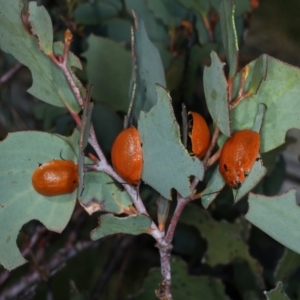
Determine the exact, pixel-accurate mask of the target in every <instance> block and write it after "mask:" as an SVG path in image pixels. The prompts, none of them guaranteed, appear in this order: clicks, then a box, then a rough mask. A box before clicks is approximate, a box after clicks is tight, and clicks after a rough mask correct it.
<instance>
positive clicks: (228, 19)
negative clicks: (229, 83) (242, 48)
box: [220, 0, 239, 77]
mask: <svg viewBox="0 0 300 300" xmlns="http://www.w3.org/2000/svg"><path fill="white" fill-rule="evenodd" d="M234 10H235V5H234V0H223V1H222V3H221V8H220V22H221V32H222V40H223V44H224V49H225V52H226V58H227V62H228V65H229V77H233V76H234V74H235V73H236V70H237V65H238V51H239V45H238V40H237V35H236V31H235V24H234Z"/></svg>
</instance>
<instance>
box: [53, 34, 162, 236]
mask: <svg viewBox="0 0 300 300" xmlns="http://www.w3.org/2000/svg"><path fill="white" fill-rule="evenodd" d="M64 40H65V47H64V56H63V58H61V57H58V58H57V57H55V55H54V54H53V53H51V54H50V55H49V57H50V58H51V59H52V61H53V62H54V63H55V64H56V65H57V66H58V67H59V68H60V69H61V70H62V71H63V73H64V75H65V77H66V78H67V80H68V82H69V84H70V87H71V89H72V91H73V93H74V95H75V97H76V98H77V101H78V103H79V105H80V106H81V107H82V106H83V103H84V99H83V98H82V96H81V94H80V91H79V89H78V87H77V86H76V83H75V82H74V80H73V78H72V76H71V73H70V71H69V69H68V65H67V61H68V55H69V50H70V45H71V41H72V33H71V31H70V30H69V29H67V30H66V32H65V35H64ZM67 109H68V110H69V112H70V114H71V116H72V117H73V118H74V120H75V122H76V124H77V125H78V126H81V119H80V117H79V116H78V115H77V114H74V113H73V112H72V111H71V110H70V109H69V108H68V107H67ZM89 143H90V145H91V146H92V147H93V148H94V150H95V151H96V153H97V155H98V157H99V160H100V161H99V163H98V164H97V165H96V166H95V167H94V168H90V169H94V170H96V171H102V172H105V173H107V174H108V175H110V176H111V177H113V178H114V179H115V180H117V181H118V182H120V183H121V182H124V180H123V179H122V178H121V177H120V176H119V175H118V174H117V173H116V172H115V171H114V170H113V168H112V167H111V166H110V164H109V163H108V162H107V160H106V158H105V156H104V154H103V151H102V149H101V147H100V146H99V144H98V141H97V138H96V134H95V131H94V128H93V126H91V128H90V134H89ZM123 186H124V189H125V190H126V191H127V193H128V194H129V196H130V198H131V199H132V202H133V203H134V205H135V208H136V210H137V212H138V213H140V214H145V215H147V216H149V214H148V212H147V210H146V208H145V206H144V203H143V202H142V199H141V198H140V196H139V193H138V192H137V190H136V189H135V188H134V187H133V186H131V185H129V184H123ZM151 229H152V231H151V232H149V233H150V234H151V235H152V236H153V237H154V238H155V239H158V240H160V239H161V238H162V233H161V232H160V231H159V229H158V227H157V226H156V224H155V223H154V222H152V223H151Z"/></svg>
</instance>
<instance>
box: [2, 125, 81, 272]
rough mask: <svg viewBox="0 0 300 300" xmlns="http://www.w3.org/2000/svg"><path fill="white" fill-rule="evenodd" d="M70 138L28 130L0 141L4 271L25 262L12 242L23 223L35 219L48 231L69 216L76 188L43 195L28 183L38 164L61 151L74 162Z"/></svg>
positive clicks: (59, 227) (58, 229)
mask: <svg viewBox="0 0 300 300" xmlns="http://www.w3.org/2000/svg"><path fill="white" fill-rule="evenodd" d="M71 139H72V137H70V138H65V140H64V139H62V138H60V137H59V136H57V135H53V134H48V133H42V132H35V131H28V132H17V133H11V134H9V135H8V136H7V138H6V139H5V140H4V141H2V142H0V152H1V156H0V165H1V170H0V188H1V191H2V192H1V199H0V207H1V209H0V228H1V231H0V262H1V264H2V265H3V266H4V267H5V268H6V269H8V270H12V269H14V268H16V267H18V266H20V265H22V264H24V263H25V262H26V260H25V259H24V258H23V257H22V256H21V254H20V251H19V249H18V247H17V244H16V239H17V236H18V234H19V231H20V229H21V227H22V226H23V224H26V223H27V222H29V221H31V220H39V221H40V222H42V223H43V224H44V225H45V226H46V227H47V228H48V229H49V230H52V231H55V232H61V231H62V230H63V229H64V228H65V226H66V225H67V223H68V221H69V219H70V217H71V214H72V212H73V209H74V206H75V203H76V190H75V191H74V192H73V193H71V194H65V195H60V196H52V197H46V196H43V195H40V194H38V193H37V192H36V191H35V190H34V188H33V186H32V182H31V177H32V174H33V172H34V171H35V169H36V168H37V167H38V164H39V163H44V162H48V161H51V160H53V159H61V158H60V153H61V152H62V155H63V157H64V159H69V160H74V161H75V159H76V156H75V155H76V154H75V153H76V152H74V151H73V149H72V146H71V145H70V144H72V141H71ZM77 141H78V140H77Z"/></svg>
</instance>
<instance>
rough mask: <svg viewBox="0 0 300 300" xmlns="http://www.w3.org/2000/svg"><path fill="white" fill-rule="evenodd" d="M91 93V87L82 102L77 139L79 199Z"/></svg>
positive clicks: (91, 106)
mask: <svg viewBox="0 0 300 300" xmlns="http://www.w3.org/2000/svg"><path fill="white" fill-rule="evenodd" d="M91 93H92V86H90V87H89V89H88V94H87V97H86V99H85V102H84V108H83V112H82V116H81V126H80V137H79V155H78V164H77V165H78V178H79V186H78V189H77V197H79V196H80V195H81V194H82V192H83V189H84V181H85V180H84V176H85V166H84V157H85V154H84V149H85V148H86V146H87V144H88V140H89V136H90V129H91V119H92V112H93V107H94V103H91V96H92V95H91Z"/></svg>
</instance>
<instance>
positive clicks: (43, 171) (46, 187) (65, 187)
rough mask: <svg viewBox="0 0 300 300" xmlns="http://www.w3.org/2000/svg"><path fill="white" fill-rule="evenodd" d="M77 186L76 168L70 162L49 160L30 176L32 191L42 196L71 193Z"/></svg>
mask: <svg viewBox="0 0 300 300" xmlns="http://www.w3.org/2000/svg"><path fill="white" fill-rule="evenodd" d="M78 184H79V178H78V166H77V165H76V164H75V163H74V162H73V161H71V160H56V159H54V160H51V161H49V162H46V163H44V164H41V165H40V166H39V167H38V168H37V169H36V170H35V171H34V173H33V175H32V185H33V187H34V189H35V190H36V192H37V193H39V194H41V195H44V196H58V195H63V194H69V193H72V192H74V191H75V189H76V188H77V187H78Z"/></svg>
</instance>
